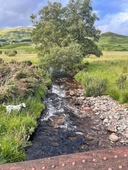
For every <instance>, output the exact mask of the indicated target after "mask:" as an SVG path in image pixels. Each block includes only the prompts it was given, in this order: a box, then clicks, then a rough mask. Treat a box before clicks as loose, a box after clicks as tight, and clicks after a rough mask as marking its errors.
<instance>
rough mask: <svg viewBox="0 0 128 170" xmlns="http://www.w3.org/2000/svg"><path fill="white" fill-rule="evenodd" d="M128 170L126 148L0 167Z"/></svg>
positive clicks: (8, 169)
mask: <svg viewBox="0 0 128 170" xmlns="http://www.w3.org/2000/svg"><path fill="white" fill-rule="evenodd" d="M52 169H53V170H120V169H122V170H128V147H119V148H111V149H105V150H98V151H90V152H82V153H75V154H69V155H61V156H57V157H50V158H43V159H37V160H31V161H24V162H17V163H9V164H3V165H0V170H52Z"/></svg>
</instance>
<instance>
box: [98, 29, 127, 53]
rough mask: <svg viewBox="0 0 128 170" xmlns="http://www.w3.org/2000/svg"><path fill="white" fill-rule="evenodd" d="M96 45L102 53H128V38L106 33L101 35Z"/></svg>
mask: <svg viewBox="0 0 128 170" xmlns="http://www.w3.org/2000/svg"><path fill="white" fill-rule="evenodd" d="M97 44H98V46H99V48H100V49H101V50H104V51H128V36H124V35H119V34H115V33H112V32H106V33H103V34H101V36H100V40H99V42H98V43H97Z"/></svg>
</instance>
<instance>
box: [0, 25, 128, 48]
mask: <svg viewBox="0 0 128 170" xmlns="http://www.w3.org/2000/svg"><path fill="white" fill-rule="evenodd" d="M31 31H32V28H31V27H19V28H8V29H4V30H0V44H1V43H2V44H3V45H4V46H5V45H8V44H6V43H9V42H15V43H17V42H21V43H22V42H30V43H31ZM3 45H1V46H3ZM15 45H16V44H15ZM97 45H98V46H99V48H100V49H101V50H102V51H128V36H123V35H119V34H115V33H112V32H106V33H103V34H101V36H100V39H99V42H98V43H97ZM7 48H8V47H7ZM11 48H12V46H11Z"/></svg>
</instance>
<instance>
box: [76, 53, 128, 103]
mask: <svg viewBox="0 0 128 170" xmlns="http://www.w3.org/2000/svg"><path fill="white" fill-rule="evenodd" d="M87 61H88V62H89V66H88V70H87V73H88V75H89V76H94V77H95V76H97V77H99V78H101V79H106V80H107V89H106V90H105V91H104V94H107V95H110V96H111V97H113V98H114V99H116V100H118V101H119V102H120V103H127V102H128V52H104V53H103V56H101V57H100V58H96V57H94V56H91V57H90V58H85V59H84V62H87ZM85 76H86V75H85V71H82V72H79V73H78V74H77V75H76V79H77V80H78V81H80V82H81V83H82V84H83V85H84V84H85V83H84V82H85Z"/></svg>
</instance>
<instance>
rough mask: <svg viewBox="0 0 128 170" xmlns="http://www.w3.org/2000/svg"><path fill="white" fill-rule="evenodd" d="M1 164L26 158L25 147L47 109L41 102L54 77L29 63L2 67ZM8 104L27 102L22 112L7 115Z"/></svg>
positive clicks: (0, 108) (0, 100) (0, 101)
mask: <svg viewBox="0 0 128 170" xmlns="http://www.w3.org/2000/svg"><path fill="white" fill-rule="evenodd" d="M0 72H1V75H0V85H1V86H0V117H1V119H0V163H7V162H17V161H23V160H25V159H26V156H25V147H26V146H28V145H30V142H29V138H30V135H31V134H32V133H33V132H34V129H35V128H36V126H37V119H38V118H39V117H40V114H41V111H42V110H43V109H44V108H45V106H44V104H43V103H42V102H41V101H42V100H43V99H44V97H45V94H46V90H47V86H49V85H50V84H51V78H50V75H49V74H48V73H47V72H45V71H44V70H43V69H41V68H40V67H39V66H38V65H37V64H36V65H33V64H32V63H31V62H29V61H24V59H23V58H22V62H17V61H15V62H14V61H13V62H8V63H6V62H4V63H1V64H0ZM3 102H5V105H9V104H11V105H13V104H19V103H22V102H24V103H25V104H26V108H23V109H22V110H21V111H20V112H17V111H13V112H12V113H11V114H6V110H5V107H4V106H3V105H2V103H3Z"/></svg>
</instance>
